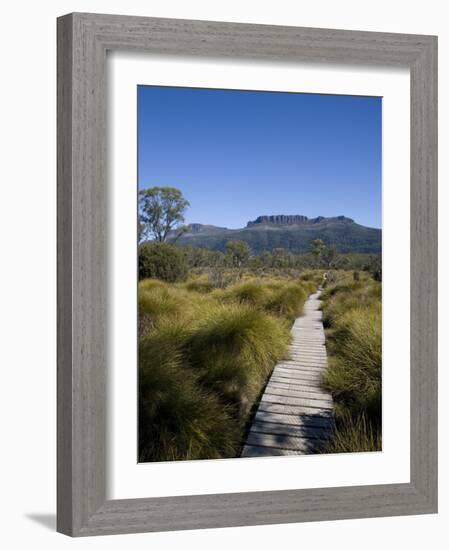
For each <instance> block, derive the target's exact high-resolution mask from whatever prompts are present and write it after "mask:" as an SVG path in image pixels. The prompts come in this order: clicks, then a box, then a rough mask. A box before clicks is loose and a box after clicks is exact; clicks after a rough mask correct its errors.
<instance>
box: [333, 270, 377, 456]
mask: <svg viewBox="0 0 449 550" xmlns="http://www.w3.org/2000/svg"><path fill="white" fill-rule="evenodd" d="M361 275H362V274H361ZM363 275H364V276H363V278H362V276H361V277H360V280H358V281H354V280H353V278H352V277H351V278H350V276H349V274H348V275H346V276H344V277H341V278H340V280H339V281H337V282H336V283H335V284H334V285H330V286H329V287H328V288H327V289H326V291H325V292H324V293H323V300H324V302H323V312H324V319H325V326H326V327H327V348H328V352H329V355H330V364H329V367H328V369H327V371H326V373H325V375H324V377H323V384H324V386H325V388H326V389H328V390H329V391H330V392H331V393H332V395H333V397H334V400H335V402H336V423H337V431H336V433H335V436H334V439H333V443H332V444H331V445H329V446H328V448H327V449H336V450H334V451H332V452H357V451H366V450H380V449H381V423H382V420H381V413H382V407H381V399H382V395H381V393H382V311H381V285H380V283H378V282H376V281H374V280H373V279H371V278H370V277H369V276H366V275H365V274H363ZM338 449H344V450H342V451H339V450H338ZM327 452H330V451H329V450H328V451H327Z"/></svg>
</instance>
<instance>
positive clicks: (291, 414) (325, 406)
mask: <svg viewBox="0 0 449 550" xmlns="http://www.w3.org/2000/svg"><path fill="white" fill-rule="evenodd" d="M320 295H321V290H318V292H316V293H315V294H312V295H311V296H310V297H309V299H308V300H307V302H306V303H305V304H304V313H303V315H302V316H301V317H298V318H297V319H296V321H295V323H294V325H293V327H292V336H293V339H292V343H291V344H290V347H289V358H288V359H287V360H284V361H281V362H280V363H278V364H277V365H276V366H275V368H274V370H273V373H272V375H271V377H270V380H269V382H268V384H267V386H266V388H265V391H264V394H263V396H262V399H261V401H260V403H259V407H258V409H257V412H256V415H255V417H254V420H253V423H252V424H251V428H250V431H249V433H248V437H247V440H246V443H245V446H244V448H243V451H242V457H251V456H277V455H301V454H311V453H316V452H318V451H319V450H320V447H321V446H322V445H323V443H324V442H325V441H326V439H327V438H328V436H329V434H330V433H331V432H332V430H333V426H334V417H333V402H332V397H331V396H330V394H328V393H326V392H325V391H324V390H323V389H322V388H321V386H320V378H321V374H322V372H323V370H324V369H325V368H326V366H327V354H326V347H325V336H324V329H323V322H322V312H321V311H320V310H319V309H318V308H319V306H320V304H321V302H320V299H319V298H320Z"/></svg>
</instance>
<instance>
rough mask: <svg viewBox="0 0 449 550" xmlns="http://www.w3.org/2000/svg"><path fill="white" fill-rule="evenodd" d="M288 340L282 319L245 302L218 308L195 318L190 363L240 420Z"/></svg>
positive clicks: (282, 352) (205, 383)
mask: <svg viewBox="0 0 449 550" xmlns="http://www.w3.org/2000/svg"><path fill="white" fill-rule="evenodd" d="M289 340H290V334H289V329H288V326H287V324H286V323H283V322H280V321H279V320H278V319H275V318H273V317H271V316H269V315H266V314H265V313H263V312H262V311H260V310H258V309H255V308H251V307H248V306H237V305H230V306H224V305H223V306H218V307H217V308H216V309H215V310H213V311H209V312H208V313H207V314H206V316H205V317H204V318H203V319H202V320H201V321H199V322H198V324H197V327H196V330H195V332H194V334H193V335H192V338H191V341H190V361H191V364H192V365H193V366H194V367H195V368H196V369H198V371H199V373H200V380H201V383H202V384H204V385H206V386H207V387H208V388H210V389H212V390H213V391H214V392H216V393H217V394H218V395H219V396H220V398H221V399H222V401H223V402H224V403H230V404H232V406H233V408H234V412H235V415H236V417H237V418H238V419H239V420H244V419H245V416H246V414H247V413H248V411H249V408H250V407H251V406H252V404H253V402H254V400H255V399H256V398H257V396H258V394H259V392H260V389H261V387H262V386H263V384H264V383H265V380H266V378H267V376H268V375H269V374H270V372H271V370H272V368H273V366H274V365H275V364H276V362H277V361H278V360H279V359H280V358H281V357H283V356H284V355H285V353H286V349H287V345H288V343H289Z"/></svg>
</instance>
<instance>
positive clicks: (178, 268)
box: [139, 242, 187, 283]
mask: <svg viewBox="0 0 449 550" xmlns="http://www.w3.org/2000/svg"><path fill="white" fill-rule="evenodd" d="M186 277H187V261H186V259H185V255H184V254H183V252H182V250H180V249H179V248H178V247H177V246H175V245H173V244H168V243H156V242H152V243H145V244H142V245H141V246H140V247H139V279H147V278H149V279H160V280H162V281H167V282H169V283H173V282H175V281H183V280H185V278H186Z"/></svg>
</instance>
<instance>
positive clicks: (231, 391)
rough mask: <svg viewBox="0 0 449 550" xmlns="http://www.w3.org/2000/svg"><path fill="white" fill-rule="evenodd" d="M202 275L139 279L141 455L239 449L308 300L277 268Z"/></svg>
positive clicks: (188, 455) (205, 454)
mask: <svg viewBox="0 0 449 550" xmlns="http://www.w3.org/2000/svg"><path fill="white" fill-rule="evenodd" d="M207 283H208V280H207V279H206V278H205V277H204V275H203V274H199V275H198V276H197V277H194V276H193V277H191V279H190V280H188V281H187V282H177V283H168V282H161V281H159V280H154V279H145V280H142V281H141V282H140V284H139V423H140V424H139V457H140V460H141V461H155V460H156V461H157V460H183V459H201V458H219V457H229V456H239V455H240V450H241V445H242V443H243V439H244V434H245V430H246V426H247V423H248V421H249V419H250V415H251V411H252V408H253V406H254V405H255V403H256V402H257V399H258V398H259V396H260V393H261V391H262V390H263V387H264V385H265V383H266V380H267V378H268V376H269V375H270V373H271V371H272V369H273V367H274V366H275V364H276V363H277V362H278V361H279V360H280V359H281V358H282V357H284V356H285V355H286V353H287V348H288V344H289V341H290V331H289V328H290V321H291V320H292V318H293V316H295V315H296V314H300V313H301V311H302V306H303V303H304V301H305V298H306V291H305V290H304V288H303V286H302V285H303V283H300V282H298V281H296V282H295V281H292V280H291V279H290V278H284V279H282V278H281V277H279V276H276V277H266V278H264V279H259V278H256V277H250V276H249V275H246V276H245V277H239V279H238V280H237V282H236V283H234V284H230V285H228V286H226V287H224V288H211V287H210V286H208V284H207ZM304 284H305V283H304Z"/></svg>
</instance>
